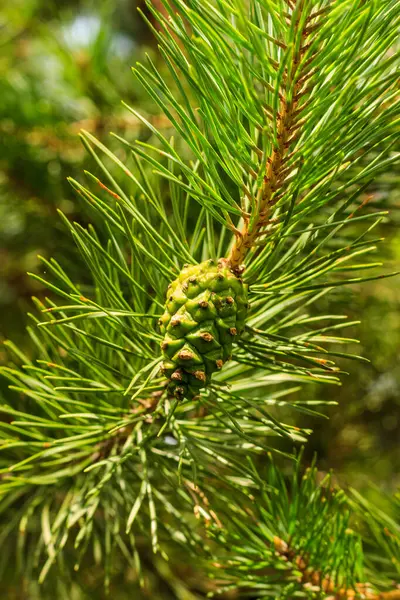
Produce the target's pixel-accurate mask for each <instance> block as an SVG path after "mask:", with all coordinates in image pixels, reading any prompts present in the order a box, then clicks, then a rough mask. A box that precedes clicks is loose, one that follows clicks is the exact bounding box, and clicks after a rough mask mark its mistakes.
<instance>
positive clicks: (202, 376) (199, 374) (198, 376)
mask: <svg viewBox="0 0 400 600" xmlns="http://www.w3.org/2000/svg"><path fill="white" fill-rule="evenodd" d="M193 375H194V376H195V377H196V379H199V381H205V380H206V374H205V373H204V371H195V372H194V373H193Z"/></svg>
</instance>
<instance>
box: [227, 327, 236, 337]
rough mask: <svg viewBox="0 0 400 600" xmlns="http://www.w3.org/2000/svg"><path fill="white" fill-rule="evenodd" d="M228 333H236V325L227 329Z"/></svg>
mask: <svg viewBox="0 0 400 600" xmlns="http://www.w3.org/2000/svg"><path fill="white" fill-rule="evenodd" d="M229 333H230V334H231V335H237V329H236V327H231V328H230V330H229Z"/></svg>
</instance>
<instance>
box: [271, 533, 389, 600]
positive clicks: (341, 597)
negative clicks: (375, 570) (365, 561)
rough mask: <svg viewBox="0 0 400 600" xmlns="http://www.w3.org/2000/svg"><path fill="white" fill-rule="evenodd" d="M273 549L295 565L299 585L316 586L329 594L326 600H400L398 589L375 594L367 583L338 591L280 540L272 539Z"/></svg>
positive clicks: (331, 581)
mask: <svg viewBox="0 0 400 600" xmlns="http://www.w3.org/2000/svg"><path fill="white" fill-rule="evenodd" d="M274 547H275V550H276V552H278V554H280V556H284V557H285V558H286V559H287V560H289V561H290V562H291V563H293V564H295V565H296V568H297V569H298V570H299V571H300V573H301V583H302V584H303V585H304V586H305V587H310V586H317V587H318V588H320V590H322V591H323V592H324V593H325V594H329V596H327V597H326V600H355V599H356V598H363V600H400V589H396V590H391V591H389V592H380V593H376V592H375V591H373V590H372V589H371V586H370V585H369V584H368V583H357V584H356V586H355V588H349V589H344V588H340V589H338V587H337V586H336V585H335V582H334V581H333V580H332V579H331V578H330V577H327V576H325V577H323V575H322V573H320V572H319V571H316V570H315V569H313V568H312V567H311V566H310V565H309V563H308V560H307V557H306V556H304V555H298V553H297V551H296V550H294V549H293V548H290V546H289V545H288V544H287V543H286V542H285V541H284V540H282V539H281V538H279V537H275V538H274Z"/></svg>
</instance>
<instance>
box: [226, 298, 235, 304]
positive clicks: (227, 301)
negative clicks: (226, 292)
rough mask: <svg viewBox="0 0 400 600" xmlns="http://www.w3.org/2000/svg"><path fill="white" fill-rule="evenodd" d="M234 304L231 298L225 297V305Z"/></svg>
mask: <svg viewBox="0 0 400 600" xmlns="http://www.w3.org/2000/svg"><path fill="white" fill-rule="evenodd" d="M234 302H235V301H234V299H233V298H232V296H227V297H226V303H227V304H233V303H234Z"/></svg>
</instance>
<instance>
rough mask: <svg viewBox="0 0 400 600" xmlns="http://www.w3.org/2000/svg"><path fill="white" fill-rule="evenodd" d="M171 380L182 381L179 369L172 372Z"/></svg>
mask: <svg viewBox="0 0 400 600" xmlns="http://www.w3.org/2000/svg"><path fill="white" fill-rule="evenodd" d="M171 379H172V380H173V381H182V371H180V370H179V369H177V370H176V371H174V372H173V373H172V375H171Z"/></svg>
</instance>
